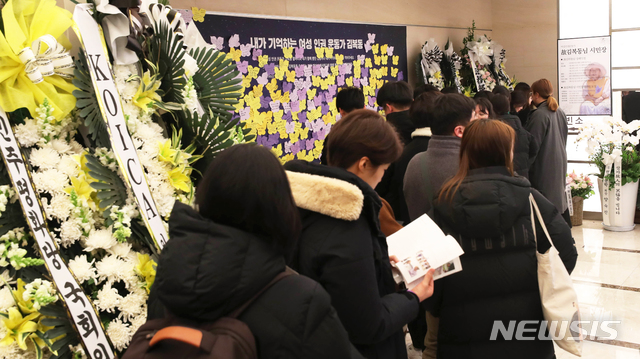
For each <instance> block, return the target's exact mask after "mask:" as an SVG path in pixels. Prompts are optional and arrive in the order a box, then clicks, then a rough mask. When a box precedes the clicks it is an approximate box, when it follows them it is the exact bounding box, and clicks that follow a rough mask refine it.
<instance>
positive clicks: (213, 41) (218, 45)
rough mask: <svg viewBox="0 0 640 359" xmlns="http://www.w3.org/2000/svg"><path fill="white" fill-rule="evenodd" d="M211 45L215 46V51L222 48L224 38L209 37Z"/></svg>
mask: <svg viewBox="0 0 640 359" xmlns="http://www.w3.org/2000/svg"><path fill="white" fill-rule="evenodd" d="M211 45H213V46H215V47H216V49H217V50H222V49H223V48H224V37H222V36H221V37H217V36H211Z"/></svg>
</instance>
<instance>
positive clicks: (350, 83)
mask: <svg viewBox="0 0 640 359" xmlns="http://www.w3.org/2000/svg"><path fill="white" fill-rule="evenodd" d="M344 82H345V83H346V84H347V86H349V87H351V86H353V77H348V78H347V79H346V80H344Z"/></svg>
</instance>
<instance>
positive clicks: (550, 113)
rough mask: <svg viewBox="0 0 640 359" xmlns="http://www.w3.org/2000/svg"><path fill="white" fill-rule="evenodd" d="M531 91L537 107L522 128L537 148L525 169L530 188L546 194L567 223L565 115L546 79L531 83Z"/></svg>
mask: <svg viewBox="0 0 640 359" xmlns="http://www.w3.org/2000/svg"><path fill="white" fill-rule="evenodd" d="M531 92H532V93H533V96H532V101H533V103H534V104H535V105H536V107H537V109H535V110H534V111H532V112H531V114H530V115H529V119H528V121H527V126H526V129H527V131H529V132H530V133H531V134H532V135H533V137H534V138H535V139H536V142H537V143H538V145H539V146H540V147H539V150H538V153H537V154H536V156H535V158H534V160H533V164H532V165H531V169H530V170H529V180H530V181H531V185H532V186H533V188H535V189H537V190H538V191H540V193H542V194H543V195H544V196H545V197H547V199H548V200H549V201H550V202H551V203H553V204H554V205H555V206H556V208H557V209H558V212H560V213H562V216H563V217H564V219H565V220H567V222H568V223H571V220H570V218H569V211H568V204H567V196H566V194H565V188H566V182H565V181H566V179H565V178H566V174H567V135H568V131H569V130H568V127H567V116H566V115H565V114H564V111H562V109H560V108H559V107H558V101H557V100H556V99H555V98H554V97H553V86H552V85H551V82H549V80H547V79H541V80H538V81H536V82H534V83H533V84H532V85H531Z"/></svg>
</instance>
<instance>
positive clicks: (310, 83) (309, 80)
mask: <svg viewBox="0 0 640 359" xmlns="http://www.w3.org/2000/svg"><path fill="white" fill-rule="evenodd" d="M311 86H313V83H312V82H311V79H310V78H308V77H307V79H306V80H304V89H305V90H309V89H310V88H311Z"/></svg>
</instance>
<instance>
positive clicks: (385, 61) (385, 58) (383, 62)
mask: <svg viewBox="0 0 640 359" xmlns="http://www.w3.org/2000/svg"><path fill="white" fill-rule="evenodd" d="M388 62H389V56H387V55H382V64H383V65H386V64H387V63H388Z"/></svg>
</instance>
